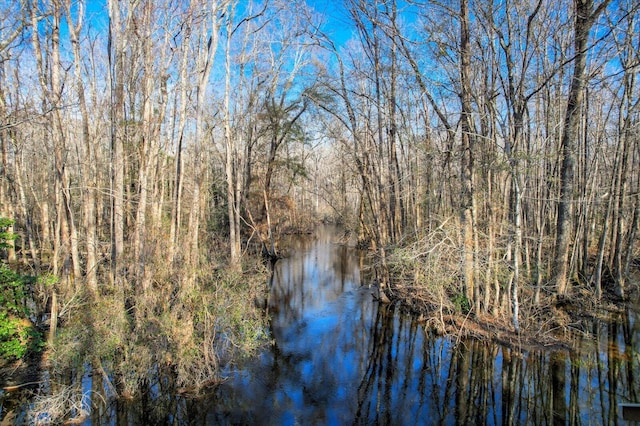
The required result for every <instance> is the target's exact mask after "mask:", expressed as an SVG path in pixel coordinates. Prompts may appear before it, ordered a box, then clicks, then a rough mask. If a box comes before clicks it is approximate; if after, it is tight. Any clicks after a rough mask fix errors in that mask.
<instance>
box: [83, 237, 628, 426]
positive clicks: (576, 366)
mask: <svg viewBox="0 0 640 426" xmlns="http://www.w3.org/2000/svg"><path fill="white" fill-rule="evenodd" d="M293 245H294V246H293V251H292V253H293V254H292V256H291V257H290V258H287V259H284V260H281V261H279V262H278V263H277V264H276V266H275V269H274V274H273V280H272V283H271V285H272V290H271V294H270V297H269V302H268V309H269V313H270V316H271V318H272V321H271V333H272V337H273V345H272V346H271V347H270V348H269V349H267V350H265V351H264V352H263V353H262V354H261V355H260V357H259V359H257V360H253V361H252V362H250V363H249V365H246V366H244V367H242V368H240V369H237V370H235V371H228V372H227V374H228V375H229V380H227V381H226V382H225V383H224V384H222V385H221V386H219V387H218V388H217V389H216V390H215V391H214V392H212V393H210V394H208V395H206V396H205V397H204V398H201V399H189V398H185V397H183V396H179V395H177V393H176V392H175V390H174V389H173V388H172V386H171V381H170V380H165V379H163V378H159V379H158V380H157V381H156V382H153V383H150V386H149V392H146V393H143V397H142V398H141V399H138V400H135V401H129V402H126V403H124V402H121V403H117V404H116V405H112V406H110V407H109V408H107V409H105V408H104V406H103V405H102V404H94V405H95V408H94V409H93V412H92V415H91V418H90V419H89V420H87V422H86V424H113V425H137V424H197V425H205V424H222V425H224V424H241V425H245V424H246V425H315V424H317V425H325V424H329V425H333V424H335V425H343V424H347V425H348V424H367V425H373V424H390V425H449V424H461V425H474V424H478V425H484V424H496V425H497V424H505V425H520V424H522V425H525V424H531V425H544V424H579V425H603V424H627V423H626V422H624V421H623V420H622V418H621V415H620V409H619V407H618V404H619V403H621V402H629V401H638V397H639V396H640V395H639V392H640V377H639V376H638V373H639V372H640V367H639V364H640V354H639V353H638V348H639V346H638V345H639V343H638V342H639V338H640V332H639V327H640V324H639V323H638V322H637V321H636V316H635V315H633V314H631V313H627V314H625V315H622V316H621V317H620V318H618V319H617V320H616V321H612V322H610V323H596V324H576V325H575V327H574V328H576V329H581V331H580V332H578V333H576V336H577V337H576V342H575V347H576V349H579V350H575V351H572V352H571V353H570V352H569V351H551V350H549V351H535V352H521V351H518V350H515V349H509V348H505V347H501V346H499V345H495V344H490V343H483V342H478V341H469V340H466V341H459V340H457V339H456V338H455V337H437V336H434V335H432V334H430V333H429V332H426V331H425V330H424V328H423V327H422V325H420V324H419V323H417V322H416V321H414V320H412V318H411V317H410V316H408V315H406V314H403V313H401V312H399V311H398V310H397V309H394V308H393V307H390V306H381V305H378V303H377V302H375V301H374V300H373V297H372V295H371V290H370V289H369V288H368V287H367V286H366V285H364V286H363V284H366V283H367V281H368V280H367V279H366V278H363V277H362V274H363V272H361V270H362V267H361V264H362V258H361V254H360V253H359V252H358V251H356V250H355V249H353V248H348V247H346V246H344V245H341V244H338V238H337V237H336V234H335V231H334V230H332V229H329V228H324V229H321V230H319V231H318V233H317V235H315V236H313V237H309V238H300V239H296V240H295V241H294V242H293ZM84 380H85V381H86V383H85V389H87V391H89V390H91V389H92V388H93V389H94V393H93V394H92V395H95V389H96V387H99V386H96V383H92V382H91V380H90V378H88V377H85V379H84ZM89 394H90V393H89V392H87V395H89ZM95 398H96V397H95V396H94V399H95Z"/></svg>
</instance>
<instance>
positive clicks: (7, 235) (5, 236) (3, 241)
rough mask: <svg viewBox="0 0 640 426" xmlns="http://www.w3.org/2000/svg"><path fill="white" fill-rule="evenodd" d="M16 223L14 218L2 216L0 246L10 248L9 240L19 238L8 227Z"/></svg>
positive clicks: (0, 221) (0, 218) (0, 220)
mask: <svg viewBox="0 0 640 426" xmlns="http://www.w3.org/2000/svg"><path fill="white" fill-rule="evenodd" d="M14 223H15V221H14V220H12V219H7V218H4V217H0V248H2V249H6V248H9V247H10V244H9V243H7V241H14V240H16V239H17V238H18V236H17V235H15V234H13V233H11V232H8V231H7V228H8V227H10V226H11V225H13V224H14Z"/></svg>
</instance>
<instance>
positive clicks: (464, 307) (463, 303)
mask: <svg viewBox="0 0 640 426" xmlns="http://www.w3.org/2000/svg"><path fill="white" fill-rule="evenodd" d="M451 301H452V302H453V304H454V306H455V307H456V311H458V312H462V313H463V314H468V313H469V311H471V303H469V299H467V296H466V295H465V294H464V293H463V292H458V293H456V294H455V295H454V296H453V298H452V300H451Z"/></svg>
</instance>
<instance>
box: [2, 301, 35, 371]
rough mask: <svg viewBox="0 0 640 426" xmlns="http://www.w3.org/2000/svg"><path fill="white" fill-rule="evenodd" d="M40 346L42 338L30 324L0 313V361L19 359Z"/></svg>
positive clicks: (5, 313)
mask: <svg viewBox="0 0 640 426" xmlns="http://www.w3.org/2000/svg"><path fill="white" fill-rule="evenodd" d="M41 345H42V336H41V335H40V333H39V332H38V331H37V330H36V329H35V327H34V326H33V325H32V324H31V322H29V321H28V320H25V319H20V318H15V317H12V316H9V314H8V313H7V312H4V311H0V359H2V360H4V361H11V360H16V359H20V358H22V357H23V356H24V355H25V354H26V353H27V351H29V350H33V351H37V350H39V349H40V346H41Z"/></svg>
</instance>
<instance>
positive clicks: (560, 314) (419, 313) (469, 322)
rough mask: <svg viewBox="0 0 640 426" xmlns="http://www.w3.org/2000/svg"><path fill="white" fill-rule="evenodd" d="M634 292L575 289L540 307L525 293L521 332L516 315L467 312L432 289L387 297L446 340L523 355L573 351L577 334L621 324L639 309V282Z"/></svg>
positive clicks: (409, 288) (402, 289)
mask: <svg viewBox="0 0 640 426" xmlns="http://www.w3.org/2000/svg"><path fill="white" fill-rule="evenodd" d="M628 290H629V292H628V294H627V297H626V298H625V299H621V298H619V297H617V296H615V295H614V294H612V293H610V292H607V293H605V294H604V295H603V297H602V299H600V300H598V299H597V298H596V297H595V293H594V292H593V291H592V290H591V289H589V288H586V287H584V286H575V287H574V288H573V289H572V292H571V293H570V294H569V296H568V297H566V298H563V299H560V300H559V299H558V298H556V297H553V296H547V295H542V296H540V298H539V301H538V303H533V300H534V298H533V294H532V293H531V292H530V291H529V292H526V290H525V292H524V297H522V299H524V301H523V302H522V303H521V306H520V309H521V314H520V317H519V320H520V321H519V325H520V329H519V330H517V331H516V330H515V328H514V326H513V322H512V317H511V313H510V312H507V313H505V312H502V311H499V310H495V311H494V313H488V312H480V313H476V312H473V311H471V310H470V311H468V312H461V311H459V310H456V307H455V304H454V303H451V301H444V300H441V301H440V303H438V301H437V300H434V299H433V294H432V292H430V291H429V290H428V287H426V286H425V287H421V286H416V285H409V284H406V285H403V284H401V283H398V282H396V284H395V285H394V286H393V287H391V288H390V289H389V290H388V291H387V295H388V296H389V299H390V303H392V304H396V305H398V306H399V307H400V308H401V309H404V310H406V311H408V312H410V313H411V314H412V315H414V316H416V317H417V318H418V319H419V321H420V322H421V323H423V324H424V325H425V326H426V327H428V328H430V329H432V330H434V331H435V332H436V333H438V334H440V335H450V336H455V337H456V338H458V339H462V338H474V339H479V340H487V341H492V342H494V343H498V344H501V345H504V346H508V347H512V348H519V349H522V350H534V349H535V350H544V349H554V350H555V349H567V350H568V349H571V348H572V346H573V341H574V339H575V337H576V335H581V336H587V337H589V336H590V335H591V334H592V333H593V324H594V322H596V321H599V322H610V321H616V320H618V319H619V318H620V317H621V316H622V315H624V314H625V312H626V311H628V310H630V309H631V310H633V309H637V305H638V303H637V300H638V297H639V294H640V292H639V286H638V284H637V282H634V284H631V285H629V286H628Z"/></svg>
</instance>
